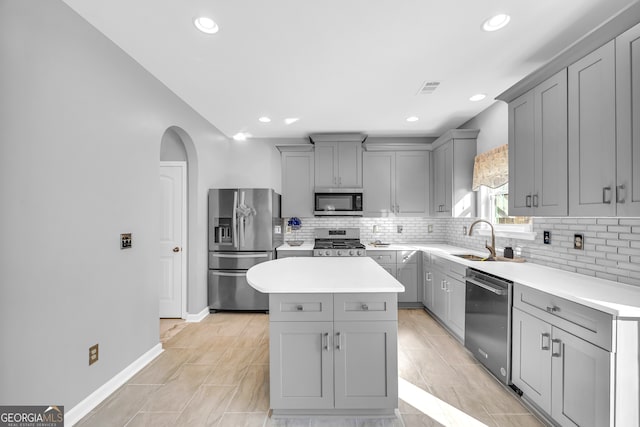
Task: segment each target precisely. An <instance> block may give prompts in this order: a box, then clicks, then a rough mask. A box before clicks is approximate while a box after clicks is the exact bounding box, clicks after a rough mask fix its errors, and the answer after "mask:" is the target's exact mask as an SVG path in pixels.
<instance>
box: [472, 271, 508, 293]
mask: <svg viewBox="0 0 640 427" xmlns="http://www.w3.org/2000/svg"><path fill="white" fill-rule="evenodd" d="M464 279H465V280H466V281H467V283H471V284H472V285H476V286H479V287H481V288H482V289H486V290H487V291H489V292H493V293H494V294H496V295H506V294H507V293H508V292H509V291H508V289H504V288H497V287H495V286H491V285H489V284H487V283H482V282H478V281H477V280H475V277H473V276H465V278H464Z"/></svg>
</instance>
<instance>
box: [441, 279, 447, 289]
mask: <svg viewBox="0 0 640 427" xmlns="http://www.w3.org/2000/svg"><path fill="white" fill-rule="evenodd" d="M440 289H442V290H443V291H446V289H445V288H444V280H443V281H441V282H440Z"/></svg>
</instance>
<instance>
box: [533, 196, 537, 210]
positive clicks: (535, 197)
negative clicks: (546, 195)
mask: <svg viewBox="0 0 640 427" xmlns="http://www.w3.org/2000/svg"><path fill="white" fill-rule="evenodd" d="M533 207H534V208H537V207H538V194H537V193H536V194H534V195H533Z"/></svg>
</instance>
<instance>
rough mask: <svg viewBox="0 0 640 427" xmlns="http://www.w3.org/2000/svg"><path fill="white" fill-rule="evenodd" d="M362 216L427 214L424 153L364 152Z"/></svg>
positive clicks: (426, 160)
mask: <svg viewBox="0 0 640 427" xmlns="http://www.w3.org/2000/svg"><path fill="white" fill-rule="evenodd" d="M363 184H364V185H363V190H364V192H363V197H364V214H365V216H426V215H428V213H429V152H428V151H365V152H364V154H363Z"/></svg>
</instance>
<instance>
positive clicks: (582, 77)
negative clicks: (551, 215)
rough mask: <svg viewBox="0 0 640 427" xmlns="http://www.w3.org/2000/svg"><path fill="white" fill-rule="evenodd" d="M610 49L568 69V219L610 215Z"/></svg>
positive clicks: (612, 139)
mask: <svg viewBox="0 0 640 427" xmlns="http://www.w3.org/2000/svg"><path fill="white" fill-rule="evenodd" d="M615 66H616V64H615V45H614V41H613V40H612V41H610V42H609V43H607V44H606V45H604V46H602V47H600V48H599V49H597V50H595V51H594V52H592V53H590V54H589V55H587V56H585V57H584V58H582V59H580V60H579V61H577V62H575V63H574V64H572V65H571V66H569V76H568V78H569V215H570V216H614V215H615V214H616V201H615V192H616V102H615V101H616V99H615V89H616V82H615V77H616V76H615Z"/></svg>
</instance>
